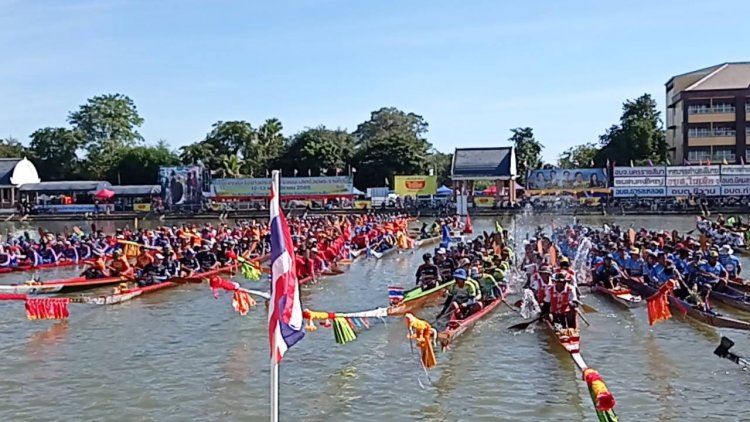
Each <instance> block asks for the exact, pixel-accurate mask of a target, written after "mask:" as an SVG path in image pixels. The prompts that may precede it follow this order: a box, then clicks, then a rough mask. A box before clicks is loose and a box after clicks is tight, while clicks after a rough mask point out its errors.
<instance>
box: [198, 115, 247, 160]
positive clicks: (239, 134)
mask: <svg viewBox="0 0 750 422" xmlns="http://www.w3.org/2000/svg"><path fill="white" fill-rule="evenodd" d="M256 137H257V134H256V132H255V129H254V128H253V126H252V125H251V124H250V123H249V122H246V121H244V120H233V121H228V122H224V121H218V122H216V123H214V124H213V126H211V132H209V133H208V134H207V135H206V138H205V139H204V140H203V141H201V142H200V143H199V144H200V145H202V146H200V147H196V148H197V149H199V150H204V151H208V150H210V151H211V154H210V155H206V156H204V157H203V164H204V165H206V166H207V167H208V168H209V169H211V170H212V171H220V172H223V171H224V170H223V166H224V161H225V160H224V158H223V157H225V156H226V157H229V156H232V155H234V156H236V155H238V154H243V155H244V156H245V157H252V156H253V152H252V151H253V147H252V145H253V143H254V142H255V139H256ZM238 158H239V157H238ZM239 161H242V160H239Z"/></svg>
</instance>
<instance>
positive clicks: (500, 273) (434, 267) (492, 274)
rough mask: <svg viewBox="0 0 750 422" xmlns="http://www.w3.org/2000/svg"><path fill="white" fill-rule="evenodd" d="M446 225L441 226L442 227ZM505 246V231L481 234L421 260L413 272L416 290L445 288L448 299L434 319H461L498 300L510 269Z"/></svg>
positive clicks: (438, 250) (508, 248) (506, 235)
mask: <svg viewBox="0 0 750 422" xmlns="http://www.w3.org/2000/svg"><path fill="white" fill-rule="evenodd" d="M448 224H450V223H449V222H444V223H443V227H446V225H448ZM509 245H510V242H509V237H508V233H507V231H504V232H502V233H493V234H492V235H488V234H486V233H485V234H484V235H480V236H478V237H477V238H475V239H474V240H473V241H471V242H466V243H464V242H458V243H457V244H456V245H454V246H449V245H447V244H445V243H443V244H441V246H440V247H439V248H437V249H436V250H435V255H434V257H433V255H432V254H430V253H427V254H424V255H423V256H422V260H423V263H422V264H421V265H420V266H419V267H418V268H417V272H416V285H417V287H420V288H421V289H422V290H423V291H427V290H430V289H433V288H435V287H436V286H439V285H443V284H446V283H448V284H449V287H448V288H447V293H448V297H447V299H446V301H445V304H444V306H443V309H442V310H441V311H440V313H439V315H438V318H440V317H441V316H443V315H449V314H452V315H453V316H454V318H455V319H459V320H460V319H465V318H467V317H468V316H470V315H471V314H473V313H475V312H477V311H479V310H481V309H482V307H483V306H484V305H485V304H487V303H488V302H491V301H493V300H495V299H496V298H502V290H503V289H505V287H506V284H507V283H506V277H507V275H508V271H510V269H511V265H512V256H513V251H512V249H511V248H510V246H509ZM450 282H452V283H450ZM449 310H452V313H449V312H448V311H449Z"/></svg>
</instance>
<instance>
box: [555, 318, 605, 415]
mask: <svg viewBox="0 0 750 422" xmlns="http://www.w3.org/2000/svg"><path fill="white" fill-rule="evenodd" d="M544 324H545V325H546V326H547V328H548V331H549V332H550V334H552V335H553V336H554V338H555V340H557V342H558V343H559V344H560V346H562V348H563V349H565V351H566V352H568V354H570V358H571V359H573V363H575V365H576V367H578V369H579V370H580V371H581V373H582V374H583V375H584V380H585V381H586V383H587V384H589V380H588V379H587V376H589V375H592V371H593V373H596V371H594V370H593V369H591V368H589V366H588V365H587V364H586V361H585V360H583V356H581V337H580V331H579V330H578V329H572V328H564V329H562V328H559V327H556V326H555V325H553V324H552V322H551V321H550V320H549V319H547V318H545V319H544ZM596 375H597V376H598V373H596ZM597 381H599V382H600V386H598V388H592V387H591V385H590V384H589V392H591V397H592V400H593V401H594V405H595V408H596V414H597V417H598V418H599V420H600V421H602V422H615V421H617V420H618V419H617V414H615V411H614V409H612V407H613V406H614V399H613V398H612V397H611V394H609V391H608V390H607V389H606V388H607V387H606V385H604V382H603V381H601V379H598V380H597ZM602 386H603V389H604V390H603V391H605V392H606V393H607V394H609V397H608V400H611V404H612V406H608V407H609V409H606V410H605V409H600V408H599V407H600V406H598V405H597V402H598V398H597V397H596V395H595V394H594V390H598V392H599V393H602Z"/></svg>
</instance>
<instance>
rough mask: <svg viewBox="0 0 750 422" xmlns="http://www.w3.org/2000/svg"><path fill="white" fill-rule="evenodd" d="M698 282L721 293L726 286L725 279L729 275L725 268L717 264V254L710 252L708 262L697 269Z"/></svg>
mask: <svg viewBox="0 0 750 422" xmlns="http://www.w3.org/2000/svg"><path fill="white" fill-rule="evenodd" d="M698 274H699V277H698V282H699V283H705V284H710V285H711V287H712V288H713V289H714V290H717V291H721V290H722V289H723V288H724V287H725V286H726V278H727V276H728V275H729V273H727V270H726V268H724V266H723V265H721V263H720V262H719V253H718V252H716V251H711V252H709V254H708V261H707V262H705V263H703V265H701V266H700V268H699V269H698Z"/></svg>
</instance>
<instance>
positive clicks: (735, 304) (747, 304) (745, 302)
mask: <svg viewBox="0 0 750 422" xmlns="http://www.w3.org/2000/svg"><path fill="white" fill-rule="evenodd" d="M710 297H711V299H716V301H717V302H721V303H723V304H725V305H727V306H731V307H732V308H736V309H741V310H743V311H746V312H750V297H748V296H747V295H746V294H745V293H744V292H741V291H739V290H737V289H735V288H733V287H731V286H727V287H726V289H725V290H724V291H722V292H719V291H716V290H712V291H711V296H710Z"/></svg>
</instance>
